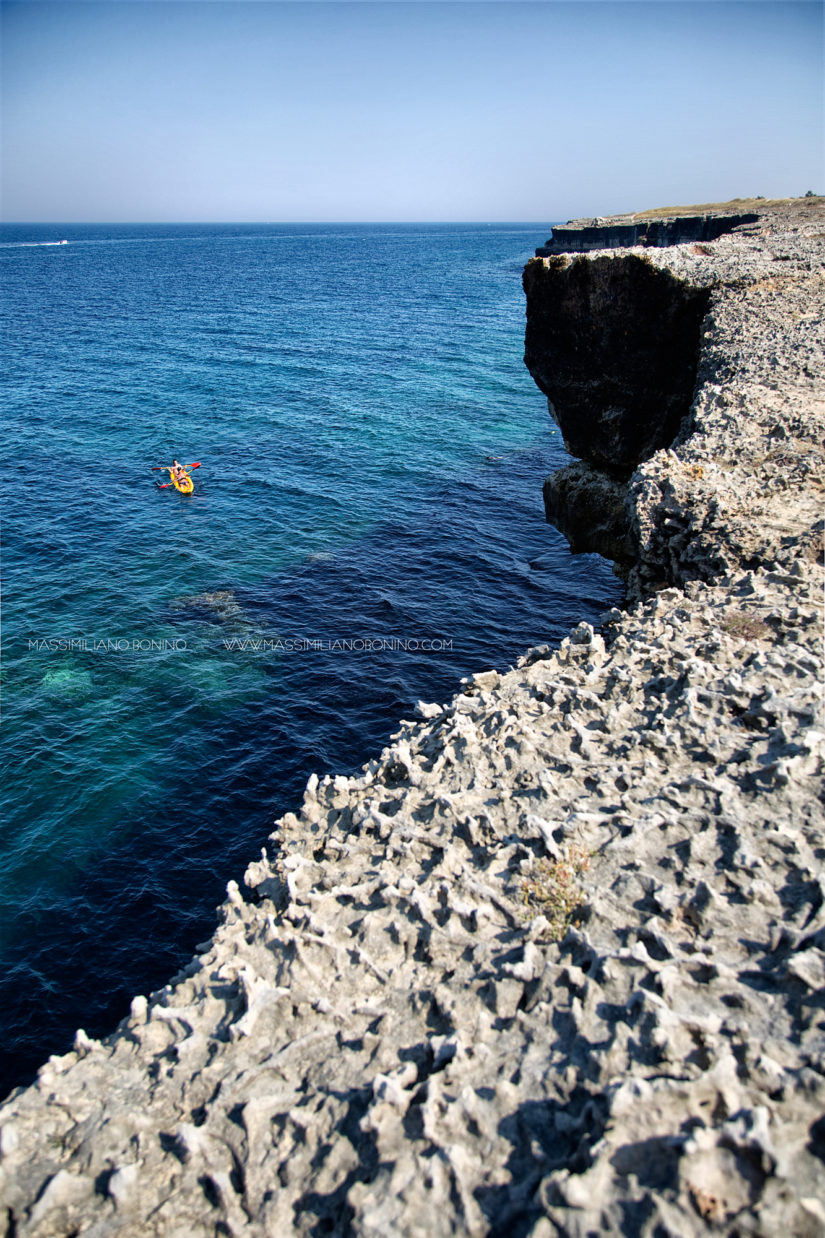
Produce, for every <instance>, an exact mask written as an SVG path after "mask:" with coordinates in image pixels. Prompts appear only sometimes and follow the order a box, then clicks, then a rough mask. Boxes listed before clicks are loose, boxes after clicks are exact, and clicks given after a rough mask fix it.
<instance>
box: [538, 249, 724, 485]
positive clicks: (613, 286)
mask: <svg viewBox="0 0 825 1238" xmlns="http://www.w3.org/2000/svg"><path fill="white" fill-rule="evenodd" d="M524 290H525V293H526V294H527V331H526V336H525V356H524V360H525V363H526V365H527V368H528V369H529V371H530V373H531V374H532V376H533V378H534V379H535V381H536V383H537V384H538V386H539V387H540V388H541V390H542V391H543V392H544V393H545V395H546V396H547V398H548V401H549V407H550V413H551V416H552V417H553V418H554V420H555V421H556V422H557V424H558V426H559V428H560V429H561V432H562V435H563V437H564V442H565V446H566V448H567V450H568V451H569V452H570V453H571V455H574V456H578V457H579V458H580V459H582V460H587V461H588V462H589V463H591V464H594V465H595V466H596V467H597V468H601V469H604V470H606V471H607V472H609V473H611V474H612V475H613V476H615V477H622V478H627V477H629V476H630V474H631V473H632V471H633V469H634V468H636V466H637V465H638V464H639V463H640V462H641V461H642V460H646V459H648V458H649V457H650V456H652V455H653V453H654V452H655V451H658V450H659V449H660V448H661V447H665V446H667V445H669V444H670V443H671V442H672V441H673V438H674V437H675V435H676V433H677V431H678V429H679V424H680V422H681V420H682V418H683V417H684V416H685V414H686V413H687V412H688V409H689V408H690V404H691V399H692V396H693V388H694V384H695V381H696V367H697V362H698V356H699V346H700V330H701V324H702V319H703V318H704V316H705V313H706V311H707V306H708V301H709V297H710V293H709V291H708V290H707V289H700V288H695V287H692V286H690V285H689V284H686V283H684V282H683V281H682V280H679V279H677V278H676V277H675V276H673V275H672V274H671V273H670V272H669V271H667V270H663V269H661V268H658V267H655V266H654V265H653V264H652V263H650V262H648V261H647V259H646V258H645V257H643V256H639V255H636V254H623V255H621V256H617V257H610V256H609V255H605V256H604V257H597V258H567V257H556V258H549V259H541V258H535V259H533V260H532V261H530V262H528V264H527V266H526V267H525V270H524Z"/></svg>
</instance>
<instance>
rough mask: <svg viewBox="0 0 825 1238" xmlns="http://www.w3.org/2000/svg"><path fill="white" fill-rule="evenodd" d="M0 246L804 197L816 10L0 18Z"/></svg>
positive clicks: (490, 3)
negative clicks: (20, 238) (127, 227)
mask: <svg viewBox="0 0 825 1238" xmlns="http://www.w3.org/2000/svg"><path fill="white" fill-rule="evenodd" d="M0 19H1V20H2V44H0V49H1V54H2V62H1V68H2V78H1V79H0V82H1V85H2V100H1V101H2V130H0V141H1V143H2V145H1V151H2V169H1V172H2V180H1V181H0V218H2V220H3V221H5V222H44V223H49V222H65V223H73V222H129V223H133V222H158V223H165V222H300V223H302V222H312V221H315V222H354V221H363V222H374V221H387V222H396V221H407V222H437V221H443V222H452V221H455V222H472V221H489V222H498V221H520V220H524V221H539V220H553V221H555V220H562V219H569V218H573V217H576V216H581V215H605V214H610V213H614V212H620V211H632V210H641V209H644V208H649V207H653V206H665V205H685V204H689V203H699V202H711V201H725V200H728V199H730V198H733V197H747V196H756V195H763V196H765V197H785V196H796V195H800V194H804V193H805V192H806V191H807V190H809V189H811V190H814V191H815V192H819V193H822V192H825V167H824V166H823V162H824V156H823V3H822V0H802V2H799V3H797V2H796V0H777V2H774V0H724V2H720V0H526V2H521V0H455V2H442V0H376V2H373V3H362V2H361V0H291V2H290V0H288V2H286V3H280V2H277V0H93V2H87V0H47V2H45V3H42V2H39V0H3V2H2V4H0Z"/></svg>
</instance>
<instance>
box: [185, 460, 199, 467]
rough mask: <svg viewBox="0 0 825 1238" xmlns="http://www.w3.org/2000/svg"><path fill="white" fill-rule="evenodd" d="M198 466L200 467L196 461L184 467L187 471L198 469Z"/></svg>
mask: <svg viewBox="0 0 825 1238" xmlns="http://www.w3.org/2000/svg"><path fill="white" fill-rule="evenodd" d="M200 466H201V462H200V460H196V461H195V463H194V464H187V466H186V467H187V468H189V469H199V468H200Z"/></svg>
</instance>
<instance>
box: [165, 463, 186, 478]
mask: <svg viewBox="0 0 825 1238" xmlns="http://www.w3.org/2000/svg"><path fill="white" fill-rule="evenodd" d="M169 472H170V473H171V474H172V476H173V477H174V478H175V481H183V479H184V477H188V476H189V474H188V473H187V471H186V468H185V466H184V465H183V464H178V462H177V460H173V461H172V467H171V469H170V470H169Z"/></svg>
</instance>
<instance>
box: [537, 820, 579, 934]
mask: <svg viewBox="0 0 825 1238" xmlns="http://www.w3.org/2000/svg"><path fill="white" fill-rule="evenodd" d="M589 867H590V852H589V851H588V850H587V848H586V847H583V846H581V844H578V843H574V844H572V845H570V846H568V847H565V848H564V850H563V853H562V856H561V859H558V860H551V859H548V858H547V857H542V858H541V859H540V860H536V863H535V864H534V866H533V868H532V870H531V872H529V873H528V874H527V876H526V877H524V878H523V880H522V894H523V897H524V903H525V907H526V911H525V918H526V919H531V920H532V919H533V918H534V917H535V916H544V917H545V919H546V920H547V921H548V923H549V925H550V928H549V936H550V938H551V940H552V941H560V940H561V939H562V937H564V935H565V933H566V932H567V930H568V928H569V927H570V925H571V924H572V923H573V921H574V920H575V918H576V915H577V913H578V911H579V910H580V908H581V907H583V906H584V902H585V898H584V893H583V891H582V889H581V887H580V885H579V883H578V879H579V877H580V876H581V875H582V873H584V872H587V870H588V868H589Z"/></svg>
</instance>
